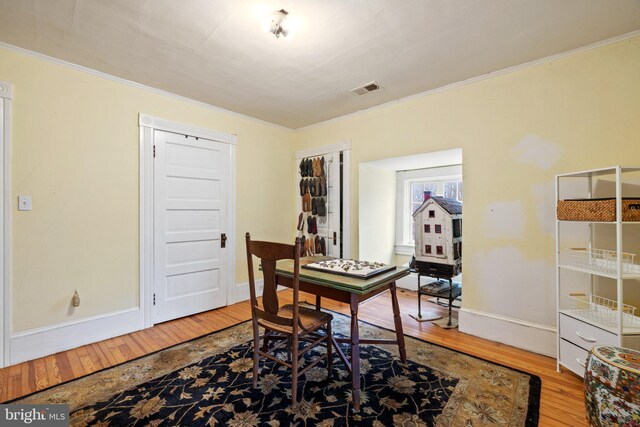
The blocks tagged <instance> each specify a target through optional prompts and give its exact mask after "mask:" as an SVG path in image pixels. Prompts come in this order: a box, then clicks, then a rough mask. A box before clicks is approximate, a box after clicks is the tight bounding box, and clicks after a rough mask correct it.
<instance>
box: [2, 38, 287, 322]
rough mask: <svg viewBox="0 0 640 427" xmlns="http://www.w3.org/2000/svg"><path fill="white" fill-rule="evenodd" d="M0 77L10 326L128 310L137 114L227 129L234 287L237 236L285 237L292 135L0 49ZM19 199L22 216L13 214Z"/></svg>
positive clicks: (132, 293) (239, 272)
mask: <svg viewBox="0 0 640 427" xmlns="http://www.w3.org/2000/svg"><path fill="white" fill-rule="evenodd" d="M0 80H5V81H8V82H11V83H12V84H13V90H14V96H13V101H12V123H11V132H12V140H11V151H12V153H11V168H12V171H11V191H12V195H14V196H15V197H14V199H15V200H13V201H12V203H13V204H14V205H13V207H12V229H11V238H12V257H13V258H12V263H11V273H12V307H13V312H12V317H13V319H12V321H13V327H12V329H13V332H20V331H24V330H28V329H32V328H37V327H43V326H47V325H54V324H57V323H60V322H64V321H69V320H76V319H81V318H86V317H90V316H95V315H99V314H102V313H111V312H114V311H118V310H124V309H128V308H131V307H136V306H137V305H138V281H139V280H138V215H139V210H138V149H139V148H138V135H139V128H138V114H139V113H140V112H143V113H147V114H150V115H152V116H156V117H161V118H164V119H168V120H171V121H175V122H179V123H185V124H189V125H193V126H199V127H203V128H207V129H212V130H216V131H221V132H227V133H234V134H237V136H238V137H237V141H238V146H237V218H236V220H237V235H236V236H235V239H236V248H237V251H236V252H237V253H236V259H237V269H236V273H235V276H236V282H238V283H239V282H244V281H246V280H247V268H246V255H245V248H244V238H243V236H244V233H245V231H251V232H252V234H253V235H254V236H260V238H265V239H273V240H281V241H287V240H289V239H290V238H291V236H292V231H291V230H292V221H293V220H292V219H291V215H290V214H289V213H290V212H291V211H292V210H293V192H292V191H273V190H274V189H278V188H291V186H292V185H293V184H292V181H291V176H292V174H293V163H294V151H295V150H294V145H293V143H294V133H293V131H290V130H287V129H284V128H280V127H277V126H271V125H268V124H264V123H261V122H259V121H257V120H253V119H249V118H246V117H243V116H239V115H235V114H231V113H228V112H224V111H221V110H216V109H211V108H206V107H203V106H198V105H195V104H193V103H189V102H184V101H180V100H176V99H173V98H170V97H168V96H164V95H161V94H156V93H153V92H151V91H148V90H144V89H138V88H134V87H132V86H129V85H126V84H122V83H118V82H114V81H110V80H107V79H104V78H101V77H97V76H94V75H91V74H88V73H85V72H80V71H76V70H73V69H70V68H67V67H64V66H61V65H56V64H52V63H49V62H45V61H42V60H39V59H35V58H32V57H29V56H25V55H23V54H18V53H14V52H11V51H8V50H4V49H0ZM19 194H21V195H31V196H32V198H33V211H32V212H18V211H17V195H19ZM232 238H233V237H232ZM74 289H78V291H79V293H80V296H81V299H82V304H81V305H80V307H78V308H77V309H75V310H73V309H71V308H70V300H71V296H72V293H73V291H74Z"/></svg>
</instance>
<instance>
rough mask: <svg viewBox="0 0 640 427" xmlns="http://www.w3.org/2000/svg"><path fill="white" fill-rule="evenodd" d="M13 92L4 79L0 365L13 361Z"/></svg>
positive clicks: (0, 85) (0, 94)
mask: <svg viewBox="0 0 640 427" xmlns="http://www.w3.org/2000/svg"><path fill="white" fill-rule="evenodd" d="M11 95H12V85H11V83H9V82H5V81H0V181H1V183H0V188H1V189H2V197H0V205H1V206H0V288H1V291H2V292H1V293H0V304H1V306H2V311H3V313H2V315H0V368H1V367H4V366H9V364H10V363H11V275H10V267H11V257H10V250H11V238H10V232H11V186H10V184H11V183H10V180H11V169H10V168H11V157H10V147H11V143H10V141H11V138H10V137H11V133H10V128H11Z"/></svg>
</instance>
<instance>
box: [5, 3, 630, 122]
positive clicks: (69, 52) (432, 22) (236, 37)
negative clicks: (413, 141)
mask: <svg viewBox="0 0 640 427" xmlns="http://www.w3.org/2000/svg"><path fill="white" fill-rule="evenodd" d="M283 7H284V8H285V9H287V10H288V11H289V12H290V16H291V17H292V18H295V19H296V20H297V21H298V30H297V31H296V32H295V34H293V35H292V37H290V38H286V39H284V38H282V37H281V38H280V39H276V38H275V37H274V36H273V35H271V34H267V33H263V32H261V30H260V22H261V20H262V18H263V16H264V15H265V14H267V13H268V12H271V11H274V10H278V9H280V8H283ZM638 29H640V0H615V1H611V0H464V1H454V0H401V1H398V0H350V1H348V0H280V1H271V0H267V1H251V0H0V41H2V42H5V43H9V44H12V45H15V46H19V47H22V48H26V49H29V50H33V51H36V52H40V53H43V54H45V55H49V56H52V57H55V58H59V59H63V60H65V61H69V62H72V63H76V64H79V65H83V66H86V67H89V68H93V69H96V70H99V71H103V72H106V73H109V74H112V75H115V76H118V77H122V78H125V79H128V80H132V81H135V82H138V83H142V84H145V85H148V86H152V87H156V88H159V89H163V90H166V91H169V92H173V93H176V94H179V95H182V96H185V97H189V98H193V99H196V100H199V101H203V102H206V103H209V104H212V105H215V106H218V107H222V108H226V109H228V110H232V111H235V112H238V113H242V114H246V115H248V116H252V117H256V118H259V119H263V120H266V121H269V122H273V123H277V124H280V125H284V126H287V127H290V128H299V127H302V126H306V125H310V124H313V123H317V122H320V121H323V120H327V119H330V118H333V117H337V116H341V115H344V114H348V113H352V112H355V111H358V110H361V109H364V108H368V107H371V106H375V105H378V104H382V103H385V102H388V101H392V100H395V99H399V98H403V97H406V96H409V95H413V94H416V93H420V92H424V91H427V90H430V89H434V88H437V87H441V86H444V85H447V84H450V83H454V82H458V81H461V80H465V79H468V78H471V77H476V76H479V75H482V74H486V73H489V72H492V71H496V70H500V69H504V68H507V67H510V66H514V65H518V64H522V63H525V62H528V61H532V60H536V59H540V58H544V57H546V56H549V55H553V54H556V53H561V52H565V51H568V50H571V49H574V48H577V47H581V46H585V45H588V44H592V43H595V42H598V41H601V40H604V39H607V38H611V37H614V36H618V35H621V34H626V33H629V32H632V31H635V30H638ZM0 70H1V68H0ZM0 72H1V71H0ZM0 79H2V76H1V75H0ZM371 80H376V81H377V82H379V83H380V85H381V86H382V89H381V90H380V91H378V92H374V93H370V94H367V95H364V96H362V97H357V96H355V95H352V94H350V93H349V92H347V91H348V90H349V89H351V88H353V87H356V86H359V85H361V84H364V83H367V82H369V81H371Z"/></svg>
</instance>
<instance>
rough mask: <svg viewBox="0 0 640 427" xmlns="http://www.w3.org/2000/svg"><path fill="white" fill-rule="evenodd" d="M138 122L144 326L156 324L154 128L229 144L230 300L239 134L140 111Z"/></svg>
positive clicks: (234, 277)
mask: <svg viewBox="0 0 640 427" xmlns="http://www.w3.org/2000/svg"><path fill="white" fill-rule="evenodd" d="M138 125H139V126H140V147H139V150H140V152H139V161H140V177H139V180H140V183H139V185H140V191H139V202H140V242H139V244H140V247H139V255H140V313H141V316H142V322H143V325H144V327H145V328H150V327H151V326H153V325H154V320H153V319H154V315H153V293H154V290H155V283H154V268H155V266H154V259H153V258H154V256H153V250H154V244H153V243H154V226H153V217H154V216H153V214H154V206H155V201H154V198H153V194H154V191H153V173H154V169H153V145H154V136H153V134H154V131H156V130H162V131H167V132H173V133H178V134H182V135H189V136H195V137H198V138H204V139H210V140H212V141H216V142H222V143H225V144H229V145H230V147H229V184H228V195H229V199H228V203H227V220H228V222H229V229H228V231H227V235H228V237H229V238H228V240H227V242H228V243H227V247H226V249H227V250H228V251H229V254H228V256H229V263H228V265H227V268H228V269H229V274H228V275H227V282H228V283H227V284H226V285H227V301H226V304H228V303H229V294H230V291H231V290H232V289H233V287H234V286H235V280H236V145H237V136H236V135H233V134H228V133H223V132H217V131H213V130H209V129H204V128H199V127H194V126H190V125H185V124H182V123H176V122H172V121H169V120H165V119H160V118H157V117H153V116H150V115H148V114H143V113H140V116H139V120H138Z"/></svg>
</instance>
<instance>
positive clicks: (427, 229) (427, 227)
mask: <svg viewBox="0 0 640 427" xmlns="http://www.w3.org/2000/svg"><path fill="white" fill-rule="evenodd" d="M424 232H425V233H431V225H430V224H425V225H424Z"/></svg>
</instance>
